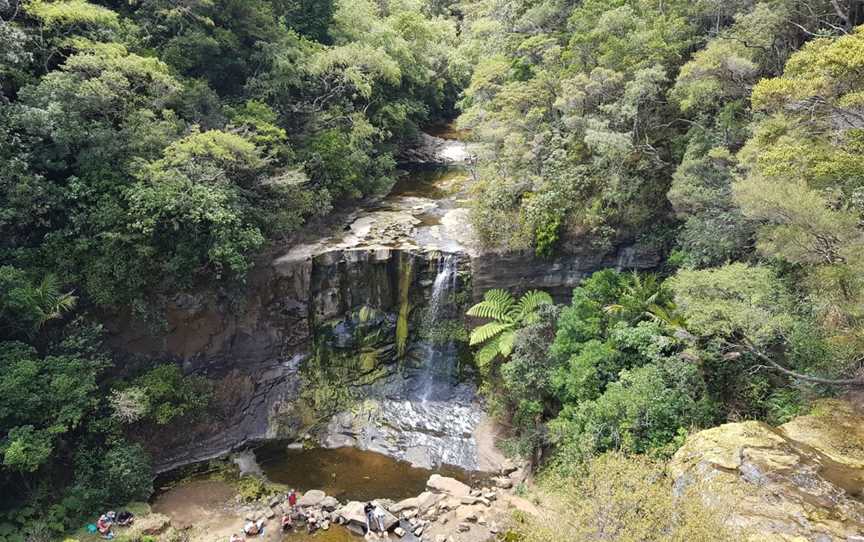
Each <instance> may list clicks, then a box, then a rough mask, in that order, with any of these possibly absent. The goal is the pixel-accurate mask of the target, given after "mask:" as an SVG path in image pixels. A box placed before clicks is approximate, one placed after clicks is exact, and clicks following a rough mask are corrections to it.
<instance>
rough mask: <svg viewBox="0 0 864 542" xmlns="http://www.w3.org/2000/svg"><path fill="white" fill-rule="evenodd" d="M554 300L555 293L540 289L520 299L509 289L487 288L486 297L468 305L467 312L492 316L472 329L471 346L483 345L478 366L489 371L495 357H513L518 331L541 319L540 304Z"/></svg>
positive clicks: (477, 356)
mask: <svg viewBox="0 0 864 542" xmlns="http://www.w3.org/2000/svg"><path fill="white" fill-rule="evenodd" d="M551 304H552V297H551V296H550V295H549V294H547V293H546V292H541V291H538V290H533V291H531V292H527V293H526V294H525V295H523V296H522V297H521V298H520V299H519V301H518V302H517V301H516V300H515V299H514V298H513V296H512V295H510V292H508V291H506V290H501V289H497V288H496V289H493V290H489V291H487V292H486V293H485V294H484V295H483V301H481V302H479V303H477V304H476V305H474V306H473V307H471V308H470V309H468V313H467V314H468V316H474V317H477V318H486V319H489V320H492V321H491V322H487V323H486V324H483V325H481V326H479V327H477V328H475V329H474V330H473V331H471V336H470V341H469V342H470V344H471V346H478V345H483V346H482V347H481V348H480V349H479V350H478V351H477V352H476V353H475V354H474V359H475V361H476V362H477V366H478V367H480V369H481V370H482V371H484V372H487V371H488V369H489V366H490V364H491V363H492V362H493V361H494V360H495V358H497V357H499V356H500V357H503V358H508V357H510V354H512V353H513V348H514V346H515V343H516V331H517V330H518V329H519V328H520V327H524V326H526V325H531V324H533V323H536V322H537V321H539V319H540V316H539V313H538V310H539V309H540V307H542V306H543V305H551Z"/></svg>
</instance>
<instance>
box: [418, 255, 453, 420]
mask: <svg viewBox="0 0 864 542" xmlns="http://www.w3.org/2000/svg"><path fill="white" fill-rule="evenodd" d="M457 264H458V262H457V260H456V256H455V255H454V254H445V255H443V256H442V257H441V259H440V260H438V274H437V275H436V276H435V282H434V283H433V284H432V295H431V297H430V298H429V308H428V311H427V313H426V317H425V319H424V322H423V327H424V328H425V329H426V330H432V329H434V328H435V327H436V326H437V325H439V324H440V323H441V322H443V321H444V319H445V318H446V317H447V308H448V307H447V304H448V302H451V301H452V295H453V293H455V292H456V281H457V278H458V277H457V270H458V268H457ZM424 350H425V355H424V356H423V357H424V360H423V362H424V363H423V369H422V372H421V373H420V376H419V380H420V384H421V386H420V392H419V395H420V399H421V400H422V401H423V402H424V403H425V402H426V401H428V400H429V399H430V398H432V395H433V393H434V392H435V389H436V383H438V382H441V381H442V380H443V381H447V380H449V378H450V377H451V376H452V374H453V371H454V370H455V368H456V346H455V345H454V344H453V341H449V340H448V341H447V342H446V343H444V344H429V345H427V347H426V348H425V349H424Z"/></svg>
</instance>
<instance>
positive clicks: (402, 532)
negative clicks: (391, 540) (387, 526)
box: [393, 527, 405, 538]
mask: <svg viewBox="0 0 864 542" xmlns="http://www.w3.org/2000/svg"><path fill="white" fill-rule="evenodd" d="M393 532H394V533H395V534H396V536H398V537H399V538H402V537H403V536H405V529H403V528H402V527H396V528H395V529H394V530H393Z"/></svg>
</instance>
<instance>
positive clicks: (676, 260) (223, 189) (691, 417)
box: [0, 0, 864, 541]
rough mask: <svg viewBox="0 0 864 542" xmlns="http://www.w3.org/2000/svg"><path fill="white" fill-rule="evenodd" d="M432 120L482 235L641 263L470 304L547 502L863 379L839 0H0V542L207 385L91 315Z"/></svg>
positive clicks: (359, 169) (226, 265)
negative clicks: (461, 141)
mask: <svg viewBox="0 0 864 542" xmlns="http://www.w3.org/2000/svg"><path fill="white" fill-rule="evenodd" d="M454 119H458V120H457V123H458V126H459V127H460V128H462V129H464V133H466V134H467V138H468V140H469V142H470V145H471V147H470V148H471V152H472V153H473V154H475V155H476V157H475V158H476V159H474V160H472V162H471V164H470V169H471V173H472V175H471V177H472V183H473V184H472V185H471V187H470V190H471V197H470V199H471V207H470V218H471V223H472V225H473V230H474V233H476V237H477V240H478V242H479V246H478V247H477V249H478V250H480V251H497V252H508V251H515V252H520V253H524V254H531V255H533V257H534V258H536V260H537V261H538V262H540V265H544V264H546V263H549V265H557V264H555V263H553V262H556V261H557V259H558V258H566V257H573V256H574V255H577V256H578V255H580V254H586V253H590V254H597V255H600V256H598V258H600V257H601V256H608V255H610V254H615V253H616V251H617V250H619V249H620V248H621V247H634V246H637V247H643V248H645V249H646V250H650V251H653V253H655V254H657V255H659V259H660V260H661V263H660V264H659V265H658V267H657V268H656V269H655V271H656V272H655V273H651V274H644V273H643V274H639V273H631V272H629V270H627V269H619V270H612V269H606V270H598V271H597V272H596V273H593V274H592V275H590V276H588V277H585V278H584V280H583V281H582V282H581V283H580V284H579V285H578V287H576V288H575V289H574V291H573V292H572V297H570V298H569V300H568V302H567V303H564V304H563V305H562V304H556V303H555V300H553V299H552V297H551V296H550V295H549V293H545V292H541V291H536V290H533V289H532V288H527V289H526V291H519V292H516V291H513V292H507V291H504V290H500V289H493V290H490V291H489V292H485V295H484V297H483V300H482V301H481V300H479V299H478V300H475V301H479V303H478V304H476V305H475V306H474V307H473V308H472V309H471V310H470V311H469V316H470V317H472V318H477V319H480V320H482V322H480V323H479V325H478V326H477V327H476V328H475V329H474V331H473V332H472V333H471V336H470V339H469V342H470V346H471V347H472V348H474V355H475V357H474V359H475V364H474V365H475V367H474V369H476V372H477V378H478V381H479V384H480V387H481V391H482V392H483V394H484V395H485V397H486V399H487V400H488V404H489V408H490V410H491V411H492V412H494V413H495V414H497V415H498V417H499V419H501V420H502V421H503V422H504V423H505V424H507V426H508V429H509V439H508V441H507V448H508V451H509V452H511V453H513V454H516V455H520V456H524V457H530V458H533V459H535V460H536V462H537V464H541V463H542V464H543V465H544V466H546V467H547V469H548V471H549V472H552V473H553V474H554V478H555V479H556V480H558V482H560V484H559V485H558V487H557V489H556V491H559V492H561V493H560V495H561V496H562V501H561V502H563V503H567V502H571V503H581V502H584V498H583V497H582V496H581V495H576V494H574V493H572V491H569V490H567V489H566V488H567V487H568V486H572V487H583V486H581V485H580V484H583V483H590V482H591V480H592V479H594V478H601V477H603V476H605V475H604V474H603V473H604V472H607V471H610V470H617V469H618V465H622V466H621V469H625V470H626V469H627V468H631V469H633V472H634V473H635V474H634V476H639V477H645V478H646V479H650V483H648V484H647V485H643V486H640V490H644V491H646V492H647V494H650V496H651V498H652V499H655V502H656V503H657V507H658V509H662V510H667V509H669V508H670V507H671V506H672V503H671V501H670V500H669V499H668V498H667V497H668V495H667V496H663V495H662V494H661V493H662V490H663V488H662V487H661V486H662V484H659V483H657V478H656V477H655V476H654V473H656V472H657V471H658V469H661V466H662V465H661V464H662V461H663V460H664V459H665V458H668V457H669V456H670V455H671V454H673V453H674V452H675V450H676V449H677V448H678V447H679V446H680V445H681V443H682V442H683V439H685V438H686V436H687V435H688V434H689V433H692V432H694V431H696V430H699V429H701V428H706V427H711V426H714V425H717V424H720V423H725V422H728V421H738V420H750V419H756V420H764V421H767V422H770V423H774V424H779V423H783V422H785V421H787V420H789V419H790V418H792V417H793V416H795V415H797V414H799V413H801V412H805V411H806V409H807V408H808V405H809V404H810V402H811V401H812V400H813V399H815V398H817V397H821V396H825V395H832V394H839V393H843V392H844V390H846V389H849V388H850V387H859V386H861V385H862V383H864V373H862V360H864V356H862V352H864V273H862V270H864V261H862V254H864V251H862V248H864V246H862V245H864V4H862V2H860V1H858V0H734V1H724V0H697V1H692V0H179V1H178V0H89V1H88V0H0V140H2V141H3V145H0V540H6V538H4V537H5V536H6V534H7V533H9V532H14V533H16V535H15V536H18V533H21V534H20V537H19V538H9V540H16V541H17V540H23V539H27V540H51V539H53V537H56V536H58V533H62V532H65V531H67V530H68V529H70V528H71V527H73V526H75V525H76V524H77V523H80V519H81V518H82V517H84V516H85V515H86V514H87V513H88V512H89V511H92V510H93V509H95V508H98V507H103V506H114V505H118V504H123V503H125V502H128V501H130V500H134V499H146V498H147V497H148V496H149V495H150V494H151V493H152V490H153V487H152V476H151V472H150V463H149V462H150V453H149V450H148V448H147V442H146V441H145V440H146V439H144V438H142V437H141V435H146V434H153V433H155V432H158V431H160V430H161V429H163V428H164V427H165V426H169V425H170V424H181V425H182V424H183V423H187V422H190V421H194V420H197V419H200V418H201V417H205V416H207V415H208V412H209V411H208V409H209V408H210V402H211V399H212V398H213V397H214V395H215V394H216V393H217V391H216V390H214V387H213V383H212V382H211V381H209V380H208V379H207V378H204V377H202V376H199V375H192V374H186V373H185V372H184V371H183V370H182V369H181V367H180V366H179V365H177V364H176V363H174V361H175V360H140V359H129V357H127V356H120V355H118V353H117V352H116V351H114V350H112V348H110V347H109V346H108V343H107V341H106V332H105V328H104V325H103V324H104V321H105V319H106V318H110V316H107V317H106V315H117V314H123V315H128V316H129V317H130V318H135V319H137V320H138V321H143V322H146V323H147V324H148V325H154V326H158V325H160V324H161V323H162V322H160V317H159V314H160V309H161V308H164V307H163V306H162V305H163V304H164V302H165V299H167V298H168V297H170V296H174V295H177V294H181V293H184V292H190V291H193V290H195V289H196V288H209V289H211V290H214V291H217V290H218V291H219V292H220V295H224V297H226V298H228V299H231V298H232V295H235V294H237V293H238V292H242V286H243V284H244V281H245V280H246V277H247V275H248V273H249V271H250V270H252V269H253V267H254V266H255V264H256V261H257V259H258V258H259V256H260V255H262V254H264V253H265V252H266V251H267V250H268V249H269V248H271V247H273V246H274V245H277V244H281V245H288V244H290V243H292V241H294V240H296V239H297V237H298V236H300V235H302V234H303V233H304V232H308V231H314V230H315V229H316V228H317V227H318V226H319V224H320V223H321V222H322V221H323V220H325V219H326V218H327V217H328V216H330V215H331V213H334V212H338V211H340V210H346V209H352V208H353V207H355V206H357V205H360V204H361V202H363V201H368V199H369V198H374V197H376V196H381V195H383V194H385V193H386V192H387V191H388V190H390V188H391V187H392V186H393V184H394V182H395V180H396V177H397V175H398V171H397V157H398V156H399V152H400V150H402V149H403V148H404V147H406V146H407V145H409V144H410V143H411V142H412V141H414V139H415V138H416V137H417V136H418V134H419V132H420V131H422V130H423V129H424V128H427V127H428V126H430V125H432V124H434V123H436V122H441V121H452V120H454ZM600 259H602V258H600ZM606 261H608V260H606ZM622 267H626V266H624V265H622ZM559 301H560V300H559ZM473 322H474V321H473V320H472V323H473ZM402 331H403V332H405V330H404V329H402ZM405 333H407V332H405ZM634 456H637V457H638V458H639V459H637V460H635V462H633V463H627V461H629V460H628V459H627V458H631V457H634ZM649 458H650V459H649ZM628 465H629V466H628ZM586 469H587V470H586ZM586 472H587V475H586V474H585V473H586ZM580 473H581V475H582V478H579V476H580ZM585 476H587V478H586V477H585ZM573 480H578V483H571V481H573ZM562 488H563V489H562ZM613 489H615V488H613ZM616 495H617V496H618V497H619V498H620V503H619V504H621V505H622V506H625V507H626V506H628V505H629V503H630V502H631V500H632V499H631V497H630V495H629V493H627V492H624V493H616ZM616 502H617V501H616ZM701 512H702V511H701V510H696V511H693V513H692V515H693V517H696V518H697V519H698V518H699V517H700V514H701ZM586 513H588V514H589V515H590V514H592V512H586ZM580 517H581V516H580ZM688 517H689V516H688ZM589 519H590V518H589ZM667 519H668V518H667ZM708 519H709V520H711V521H714V520H715V519H716V518H708ZM580 521H581V520H580ZM706 521H707V520H706ZM661 524H662V525H666V527H664V528H668V529H672V530H675V531H676V532H677V531H680V532H681V533H685V534H684V535H682V536H687V535H686V533H689V532H691V531H689V530H688V529H689V527H690V526H688V525H677V524H676V525H669V524H666V523H661ZM580 525H582V523H580ZM592 525H593V524H592V523H591V522H590V521H588V522H587V523H585V524H584V526H585V530H584V532H591V530H592V529H594V527H593V526H592ZM706 525H713V523H711V522H710V521H709V522H708V523H706ZM625 527H626V526H623V527H622V528H625ZM574 532H576V531H574ZM579 532H580V533H582V532H583V531H579ZM538 533H539V534H538ZM534 534H536V537H534V538H532V537H531V536H529V537H527V538H526V539H527V540H534V539H543V537H544V536H546V535H547V534H548V533H547V534H544V531H542V529H541V530H538V531H537V533H534ZM583 534H584V533H583ZM532 536H533V535H532ZM574 536H575V535H574ZM584 536H589V535H584ZM694 536H695V535H694ZM537 537H539V538H537Z"/></svg>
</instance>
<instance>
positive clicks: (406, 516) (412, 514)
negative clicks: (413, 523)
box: [402, 509, 417, 519]
mask: <svg viewBox="0 0 864 542" xmlns="http://www.w3.org/2000/svg"><path fill="white" fill-rule="evenodd" d="M402 517H403V518H404V519H412V518H416V517H417V510H416V509H412V510H406V511H404V512H402Z"/></svg>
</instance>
